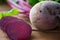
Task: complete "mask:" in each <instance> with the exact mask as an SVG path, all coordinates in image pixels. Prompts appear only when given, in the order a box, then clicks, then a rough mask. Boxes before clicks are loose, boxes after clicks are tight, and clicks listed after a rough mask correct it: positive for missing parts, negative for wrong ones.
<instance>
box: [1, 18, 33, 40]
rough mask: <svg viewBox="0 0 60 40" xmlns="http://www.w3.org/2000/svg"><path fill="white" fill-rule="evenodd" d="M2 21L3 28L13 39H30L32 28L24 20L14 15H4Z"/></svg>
mask: <svg viewBox="0 0 60 40" xmlns="http://www.w3.org/2000/svg"><path fill="white" fill-rule="evenodd" d="M5 18H6V19H5ZM3 20H4V21H3ZM1 22H2V24H3V26H2V27H1V28H2V29H3V30H4V31H5V32H6V33H7V34H8V36H9V37H10V38H11V39H12V40H29V38H30V36H31V32H32V28H31V26H30V25H29V24H27V23H26V22H24V21H23V20H21V19H18V18H14V17H4V18H2V21H1Z"/></svg>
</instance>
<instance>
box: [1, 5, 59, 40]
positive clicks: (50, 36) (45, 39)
mask: <svg viewBox="0 0 60 40" xmlns="http://www.w3.org/2000/svg"><path fill="white" fill-rule="evenodd" d="M10 9H11V8H10V7H9V6H8V5H0V11H8V10H10ZM15 17H17V18H22V19H23V20H24V21H26V22H28V23H29V24H30V22H29V20H28V19H25V18H24V17H21V16H19V15H18V16H15ZM30 25H31V24H30ZM31 27H32V34H31V40H60V32H59V31H56V30H55V31H52V32H41V31H38V29H37V28H35V27H33V26H32V25H31ZM0 40H10V39H9V38H8V36H7V34H6V33H5V32H3V30H1V29H0Z"/></svg>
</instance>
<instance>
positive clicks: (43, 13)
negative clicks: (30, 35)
mask: <svg viewBox="0 0 60 40" xmlns="http://www.w3.org/2000/svg"><path fill="white" fill-rule="evenodd" d="M57 16H58V18H60V3H57V2H54V1H42V2H39V3H37V4H36V5H35V6H33V7H32V9H31V11H30V21H31V24H32V25H33V26H35V27H37V28H38V29H40V30H51V29H54V28H56V26H57V24H58V22H57Z"/></svg>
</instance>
